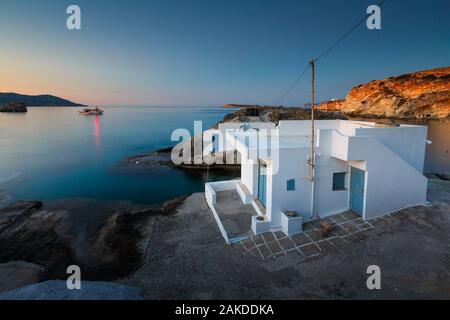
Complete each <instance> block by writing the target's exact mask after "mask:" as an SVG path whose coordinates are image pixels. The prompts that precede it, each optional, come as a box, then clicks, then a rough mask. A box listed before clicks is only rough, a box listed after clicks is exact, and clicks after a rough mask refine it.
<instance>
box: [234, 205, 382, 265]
mask: <svg viewBox="0 0 450 320" xmlns="http://www.w3.org/2000/svg"><path fill="white" fill-rule="evenodd" d="M322 221H327V222H329V223H331V224H332V225H333V230H332V231H331V232H330V233H329V234H328V235H327V237H326V238H323V237H322V232H321V228H320V223H321V222H322ZM374 223H376V221H375V220H372V222H365V221H363V220H362V219H361V217H360V216H358V215H356V214H355V213H353V212H350V211H349V212H344V213H341V214H337V215H334V216H333V217H328V218H326V219H323V220H316V221H313V222H309V223H306V224H304V225H303V230H304V232H303V233H302V234H299V235H295V236H293V237H287V236H286V235H285V234H284V233H283V232H281V231H278V232H267V233H264V234H259V235H253V236H250V237H249V238H247V239H245V240H243V241H241V242H240V243H239V244H240V245H241V246H242V249H243V250H244V251H243V252H244V254H250V255H253V256H255V257H259V258H261V259H263V260H264V259H268V258H276V257H280V256H283V255H288V254H296V255H298V257H299V260H303V259H306V258H313V257H317V256H320V255H322V254H327V253H333V252H342V251H343V250H345V248H346V247H347V246H349V245H350V244H351V243H352V242H353V241H354V239H357V238H359V237H361V236H362V235H361V234H360V233H363V232H365V231H369V230H370V229H373V228H374V226H373V224H374Z"/></svg>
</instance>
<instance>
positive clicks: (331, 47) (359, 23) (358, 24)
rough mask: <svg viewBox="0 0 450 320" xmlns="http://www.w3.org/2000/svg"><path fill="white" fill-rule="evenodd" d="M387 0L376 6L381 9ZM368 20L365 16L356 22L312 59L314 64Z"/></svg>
mask: <svg viewBox="0 0 450 320" xmlns="http://www.w3.org/2000/svg"><path fill="white" fill-rule="evenodd" d="M386 1H387V0H383V1H381V2H380V3H379V4H378V6H379V7H381V6H382V5H383V3H385V2H386ZM367 18H368V15H366V16H365V17H364V18H362V19H361V20H360V21H358V23H357V24H355V25H354V26H353V27H352V28H351V29H350V30H349V31H347V32H346V33H345V34H344V35H343V36H342V37H340V38H339V39H338V40H337V41H336V42H335V43H333V44H332V45H331V46H330V47H329V48H328V49H326V50H325V51H324V52H323V53H322V54H321V55H319V56H318V57H317V58H315V59H314V61H315V62H317V61H319V60H320V59H321V58H323V57H324V56H325V55H327V54H328V53H329V52H330V51H331V50H333V49H334V48H336V47H337V45H338V44H339V43H341V41H342V40H344V39H345V38H347V37H348V36H349V35H350V34H351V33H352V32H353V31H355V30H356V29H357V28H358V27H359V26H360V25H361V24H362V23H363V22H364V21H366V20H367Z"/></svg>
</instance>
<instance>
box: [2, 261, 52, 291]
mask: <svg viewBox="0 0 450 320" xmlns="http://www.w3.org/2000/svg"><path fill="white" fill-rule="evenodd" d="M43 270H44V268H43V267H41V266H39V265H37V264H34V263H28V262H25V261H13V262H8V263H1V264H0V292H4V291H9V290H13V289H17V288H20V287H23V286H27V285H30V284H34V283H37V282H39V278H40V275H41V273H42V271H43Z"/></svg>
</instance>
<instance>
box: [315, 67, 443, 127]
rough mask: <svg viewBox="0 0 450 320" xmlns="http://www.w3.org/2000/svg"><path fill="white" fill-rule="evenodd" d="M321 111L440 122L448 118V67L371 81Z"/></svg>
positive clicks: (325, 106) (326, 103)
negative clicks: (439, 120) (436, 120)
mask: <svg viewBox="0 0 450 320" xmlns="http://www.w3.org/2000/svg"><path fill="white" fill-rule="evenodd" d="M317 108H318V109H319V110H323V111H341V112H343V113H345V114H347V115H350V116H352V115H354V116H368V117H382V118H384V117H386V118H405V119H408V118H419V119H424V118H426V119H442V118H448V117H450V67H445V68H438V69H432V70H425V71H419V72H414V73H409V74H404V75H400V76H397V77H390V78H387V79H384V80H374V81H371V82H369V83H366V84H361V85H359V86H356V87H354V88H353V89H352V90H351V91H350V92H349V93H348V95H347V97H346V99H345V100H338V101H328V102H324V103H322V104H320V105H318V107H317Z"/></svg>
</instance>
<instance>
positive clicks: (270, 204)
mask: <svg viewBox="0 0 450 320" xmlns="http://www.w3.org/2000/svg"><path fill="white" fill-rule="evenodd" d="M308 157H309V149H305V148H286V149H280V157H279V170H278V173H276V174H274V175H272V173H273V171H272V168H273V167H276V166H274V165H275V164H274V163H270V165H269V167H268V170H267V171H268V174H269V176H268V179H267V186H268V190H267V207H266V212H267V214H269V215H270V217H271V220H272V227H273V228H277V227H280V225H281V212H282V211H283V210H284V209H286V210H293V211H296V212H297V213H298V214H300V215H301V216H302V217H303V221H309V220H310V215H311V205H310V203H311V182H310V181H309V180H308V175H309V166H308V164H307V162H306V161H307V159H308ZM291 179H295V190H294V191H287V181H288V180H291ZM269 199H270V200H269Z"/></svg>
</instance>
